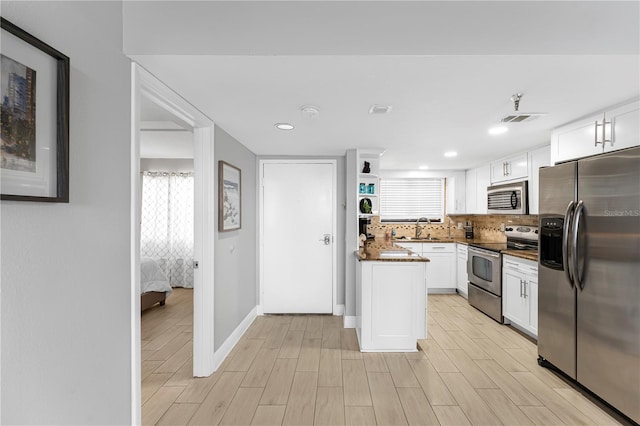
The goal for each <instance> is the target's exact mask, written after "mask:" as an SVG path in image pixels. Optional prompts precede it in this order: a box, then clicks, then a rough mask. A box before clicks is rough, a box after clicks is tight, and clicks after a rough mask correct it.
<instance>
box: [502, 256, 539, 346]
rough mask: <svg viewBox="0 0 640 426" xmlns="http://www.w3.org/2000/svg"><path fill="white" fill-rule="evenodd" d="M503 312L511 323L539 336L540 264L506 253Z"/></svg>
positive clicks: (503, 264) (503, 269) (503, 277)
mask: <svg viewBox="0 0 640 426" xmlns="http://www.w3.org/2000/svg"><path fill="white" fill-rule="evenodd" d="M502 314H503V316H504V317H505V319H506V320H508V321H510V322H511V324H514V325H517V326H518V327H519V328H521V329H522V330H524V331H526V332H528V333H529V334H531V335H532V336H534V337H536V338H537V337H538V264H537V263H536V262H534V261H531V260H527V259H520V258H517V257H513V256H509V255H504V256H503V259H502Z"/></svg>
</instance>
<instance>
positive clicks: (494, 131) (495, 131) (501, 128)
mask: <svg viewBox="0 0 640 426" xmlns="http://www.w3.org/2000/svg"><path fill="white" fill-rule="evenodd" d="M508 130H509V128H508V127H506V126H495V127H492V128H490V129H489V134H490V135H500V134H502V133H506V132H507V131H508Z"/></svg>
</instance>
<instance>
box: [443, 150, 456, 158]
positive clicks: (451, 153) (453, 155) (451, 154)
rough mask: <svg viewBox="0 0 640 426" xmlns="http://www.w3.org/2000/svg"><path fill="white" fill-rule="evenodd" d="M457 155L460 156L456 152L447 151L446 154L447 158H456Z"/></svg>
mask: <svg viewBox="0 0 640 426" xmlns="http://www.w3.org/2000/svg"><path fill="white" fill-rule="evenodd" d="M457 155H458V153H457V152H455V151H447V152H445V153H444V156H445V157H455V156H457Z"/></svg>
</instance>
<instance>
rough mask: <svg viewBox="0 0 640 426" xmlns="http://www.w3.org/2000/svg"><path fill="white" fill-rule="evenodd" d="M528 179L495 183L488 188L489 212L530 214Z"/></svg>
mask: <svg viewBox="0 0 640 426" xmlns="http://www.w3.org/2000/svg"><path fill="white" fill-rule="evenodd" d="M528 200H529V195H528V193H527V181H526V180H524V181H522V182H513V183H505V184H502V185H493V186H490V187H488V188H487V213H488V214H529V202H528Z"/></svg>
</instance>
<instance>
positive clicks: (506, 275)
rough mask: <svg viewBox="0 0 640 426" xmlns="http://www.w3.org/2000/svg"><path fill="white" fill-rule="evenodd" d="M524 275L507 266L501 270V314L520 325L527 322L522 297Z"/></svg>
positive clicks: (525, 304) (527, 316)
mask: <svg viewBox="0 0 640 426" xmlns="http://www.w3.org/2000/svg"><path fill="white" fill-rule="evenodd" d="M524 281H525V275H524V274H523V273H522V272H519V271H515V270H512V269H509V268H504V269H503V270H502V315H504V316H505V317H506V318H508V319H510V320H511V322H514V323H516V324H518V325H520V326H521V327H527V326H528V324H529V313H528V312H527V311H528V309H527V302H526V299H525V298H524V297H523V286H524Z"/></svg>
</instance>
